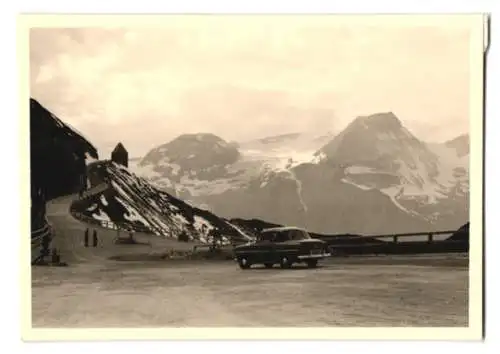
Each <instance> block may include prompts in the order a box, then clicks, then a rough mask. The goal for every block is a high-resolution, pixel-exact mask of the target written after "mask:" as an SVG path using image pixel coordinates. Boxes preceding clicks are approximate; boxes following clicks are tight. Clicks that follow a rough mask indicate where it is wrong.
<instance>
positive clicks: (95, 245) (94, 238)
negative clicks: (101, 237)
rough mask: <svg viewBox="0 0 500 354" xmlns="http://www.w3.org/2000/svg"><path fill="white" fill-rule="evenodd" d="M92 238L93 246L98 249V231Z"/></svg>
mask: <svg viewBox="0 0 500 354" xmlns="http://www.w3.org/2000/svg"><path fill="white" fill-rule="evenodd" d="M92 238H93V246H94V247H97V230H94V233H93V235H92Z"/></svg>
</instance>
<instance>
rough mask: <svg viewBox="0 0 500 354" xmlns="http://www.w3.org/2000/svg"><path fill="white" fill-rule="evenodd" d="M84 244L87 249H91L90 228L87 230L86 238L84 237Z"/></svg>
mask: <svg viewBox="0 0 500 354" xmlns="http://www.w3.org/2000/svg"><path fill="white" fill-rule="evenodd" d="M83 242H84V245H85V247H89V228H88V227H87V228H86V229H85V236H84V240H83Z"/></svg>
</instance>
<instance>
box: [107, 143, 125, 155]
mask: <svg viewBox="0 0 500 354" xmlns="http://www.w3.org/2000/svg"><path fill="white" fill-rule="evenodd" d="M111 153H112V154H117V153H121V154H123V153H126V154H128V152H127V149H125V146H123V144H122V143H118V144H117V145H116V146H115V148H114V149H113V151H112V152H111Z"/></svg>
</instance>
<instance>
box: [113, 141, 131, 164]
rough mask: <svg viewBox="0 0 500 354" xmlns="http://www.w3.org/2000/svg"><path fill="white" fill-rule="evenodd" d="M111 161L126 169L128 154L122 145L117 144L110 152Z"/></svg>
mask: <svg viewBox="0 0 500 354" xmlns="http://www.w3.org/2000/svg"><path fill="white" fill-rule="evenodd" d="M111 161H113V162H116V163H117V164H120V165H122V166H125V167H128V152H127V150H126V149H125V147H124V146H123V144H122V143H118V145H116V147H115V148H114V150H113V151H112V152H111Z"/></svg>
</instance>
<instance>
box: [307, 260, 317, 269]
mask: <svg viewBox="0 0 500 354" xmlns="http://www.w3.org/2000/svg"><path fill="white" fill-rule="evenodd" d="M317 266H318V260H317V259H310V260H308V261H307V267H308V268H316V267H317Z"/></svg>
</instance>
